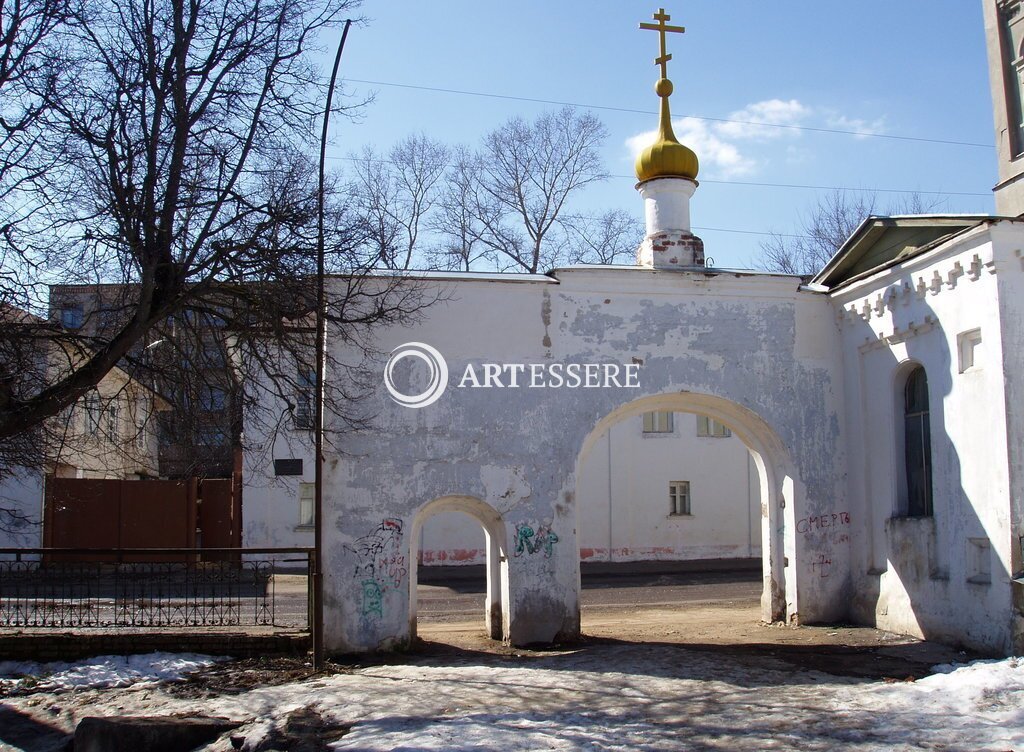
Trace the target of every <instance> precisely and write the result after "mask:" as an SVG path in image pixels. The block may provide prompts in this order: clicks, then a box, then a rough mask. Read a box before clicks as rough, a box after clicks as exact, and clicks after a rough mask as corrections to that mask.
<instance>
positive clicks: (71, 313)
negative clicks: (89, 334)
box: [60, 305, 82, 329]
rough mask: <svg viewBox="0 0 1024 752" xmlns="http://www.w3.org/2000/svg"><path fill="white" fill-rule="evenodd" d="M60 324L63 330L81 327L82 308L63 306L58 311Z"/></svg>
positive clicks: (78, 306)
mask: <svg viewBox="0 0 1024 752" xmlns="http://www.w3.org/2000/svg"><path fill="white" fill-rule="evenodd" d="M60 323H61V325H62V326H63V327H64V328H65V329H78V328H79V327H81V326H82V306H80V305H73V306H65V307H64V308H61V309H60Z"/></svg>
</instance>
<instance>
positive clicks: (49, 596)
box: [0, 548, 314, 630]
mask: <svg viewBox="0 0 1024 752" xmlns="http://www.w3.org/2000/svg"><path fill="white" fill-rule="evenodd" d="M211 559H212V560H211ZM313 561H314V550H313V549H311V548H249V549H245V548H243V549H239V548H232V549H210V548H204V549H196V548H162V549H141V548H136V549H95V548H89V549H86V548H80V549H54V548H34V549H26V548H20V549H14V548H0V629H3V628H18V629H35V628H41V629H46V628H61V629H83V630H88V629H119V628H139V629H167V628H177V629H189V628H200V627H201V628H217V627H243V628H245V627H260V628H272V629H279V628H284V629H297V630H308V629H309V625H310V623H311V621H310V618H309V615H310V605H311V603H312V600H311V598H310V592H309V582H310V578H309V573H310V571H311V568H312V566H313Z"/></svg>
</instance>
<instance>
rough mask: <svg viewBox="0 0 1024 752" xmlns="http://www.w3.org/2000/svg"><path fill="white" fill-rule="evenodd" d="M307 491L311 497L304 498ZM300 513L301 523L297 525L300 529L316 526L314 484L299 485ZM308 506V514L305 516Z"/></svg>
mask: <svg viewBox="0 0 1024 752" xmlns="http://www.w3.org/2000/svg"><path fill="white" fill-rule="evenodd" d="M305 491H308V492H309V497H308V498H306V497H305V496H304V493H303V492H305ZM298 502H299V503H298V513H299V522H298V524H297V525H296V527H298V528H302V529H306V528H313V527H315V526H316V485H315V484H313V483H299V493H298ZM307 505H308V512H309V513H308V514H305V511H306V509H305V507H306V506H307Z"/></svg>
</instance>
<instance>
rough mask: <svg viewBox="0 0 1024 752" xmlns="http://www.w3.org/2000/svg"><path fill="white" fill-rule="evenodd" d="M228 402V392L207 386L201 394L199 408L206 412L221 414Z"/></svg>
mask: <svg viewBox="0 0 1024 752" xmlns="http://www.w3.org/2000/svg"><path fill="white" fill-rule="evenodd" d="M226 401H227V391H226V390H224V389H223V388H222V387H219V386H211V385H209V384H207V385H205V386H203V388H202V389H201V390H200V392H199V406H200V407H201V408H202V409H203V410H205V411H206V412H211V413H214V412H221V411H222V410H223V409H224V404H225V402H226Z"/></svg>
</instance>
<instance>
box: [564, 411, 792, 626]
mask: <svg viewBox="0 0 1024 752" xmlns="http://www.w3.org/2000/svg"><path fill="white" fill-rule="evenodd" d="M659 411H660V412H673V413H696V414H698V415H705V416H707V417H708V418H710V419H712V420H714V421H716V422H717V423H720V424H722V425H724V426H727V427H728V428H729V429H730V430H731V431H732V433H733V435H735V436H736V437H737V438H739V439H740V440H741V441H742V442H743V444H744V445H745V446H746V447H747V449H748V450H749V452H750V455H751V458H752V459H753V462H754V466H755V468H756V471H757V476H758V479H759V485H760V492H761V556H762V577H763V587H762V594H761V616H762V619H764V620H765V621H795V620H796V619H797V618H798V613H799V610H798V604H797V588H796V582H795V579H794V578H795V568H793V567H790V566H788V564H789V562H790V561H795V560H796V557H795V555H794V530H795V519H796V517H795V511H796V510H795V507H796V505H797V500H798V498H800V494H801V493H802V491H801V485H800V481H799V479H798V477H797V474H796V472H795V467H794V465H793V463H792V461H791V459H790V458H789V454H788V452H787V451H786V449H785V447H784V445H783V443H782V441H781V440H780V439H779V438H778V435H777V434H776V433H775V431H774V430H772V428H771V427H770V426H769V425H768V424H767V423H766V422H765V421H764V420H763V419H762V418H761V417H760V416H758V415H757V414H756V413H754V412H753V411H751V410H749V409H748V408H745V407H743V406H742V405H739V404H737V403H735V402H732V401H730V400H726V399H723V398H721V397H716V396H713V395H709V394H699V393H694V392H675V393H667V394H659V395H652V396H648V397H642V398H640V399H637V400H634V401H632V402H629V403H627V404H625V405H621V406H619V407H618V408H616V409H614V410H612V411H611V412H610V413H608V414H607V415H605V416H604V417H603V418H601V419H600V420H599V421H598V422H597V424H596V425H595V426H594V427H593V428H592V429H591V431H590V433H589V434H588V435H587V437H586V439H585V440H584V442H583V445H582V447H581V449H580V452H579V455H578V457H577V460H576V469H575V477H577V478H578V477H579V476H580V473H581V469H582V466H583V463H584V462H585V460H586V459H587V457H588V456H589V454H590V452H591V451H592V450H593V449H594V446H595V445H596V444H597V442H598V441H599V440H600V439H601V437H602V436H604V434H605V433H606V432H607V431H608V430H609V429H610V428H611V427H612V426H613V425H615V424H617V423H620V422H621V421H623V420H626V419H628V418H631V417H633V416H639V415H642V414H644V413H650V412H659ZM578 513H579V508H578V507H577V514H578ZM578 522H579V521H578V520H577V523H578ZM578 527H579V524H577V528H578Z"/></svg>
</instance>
